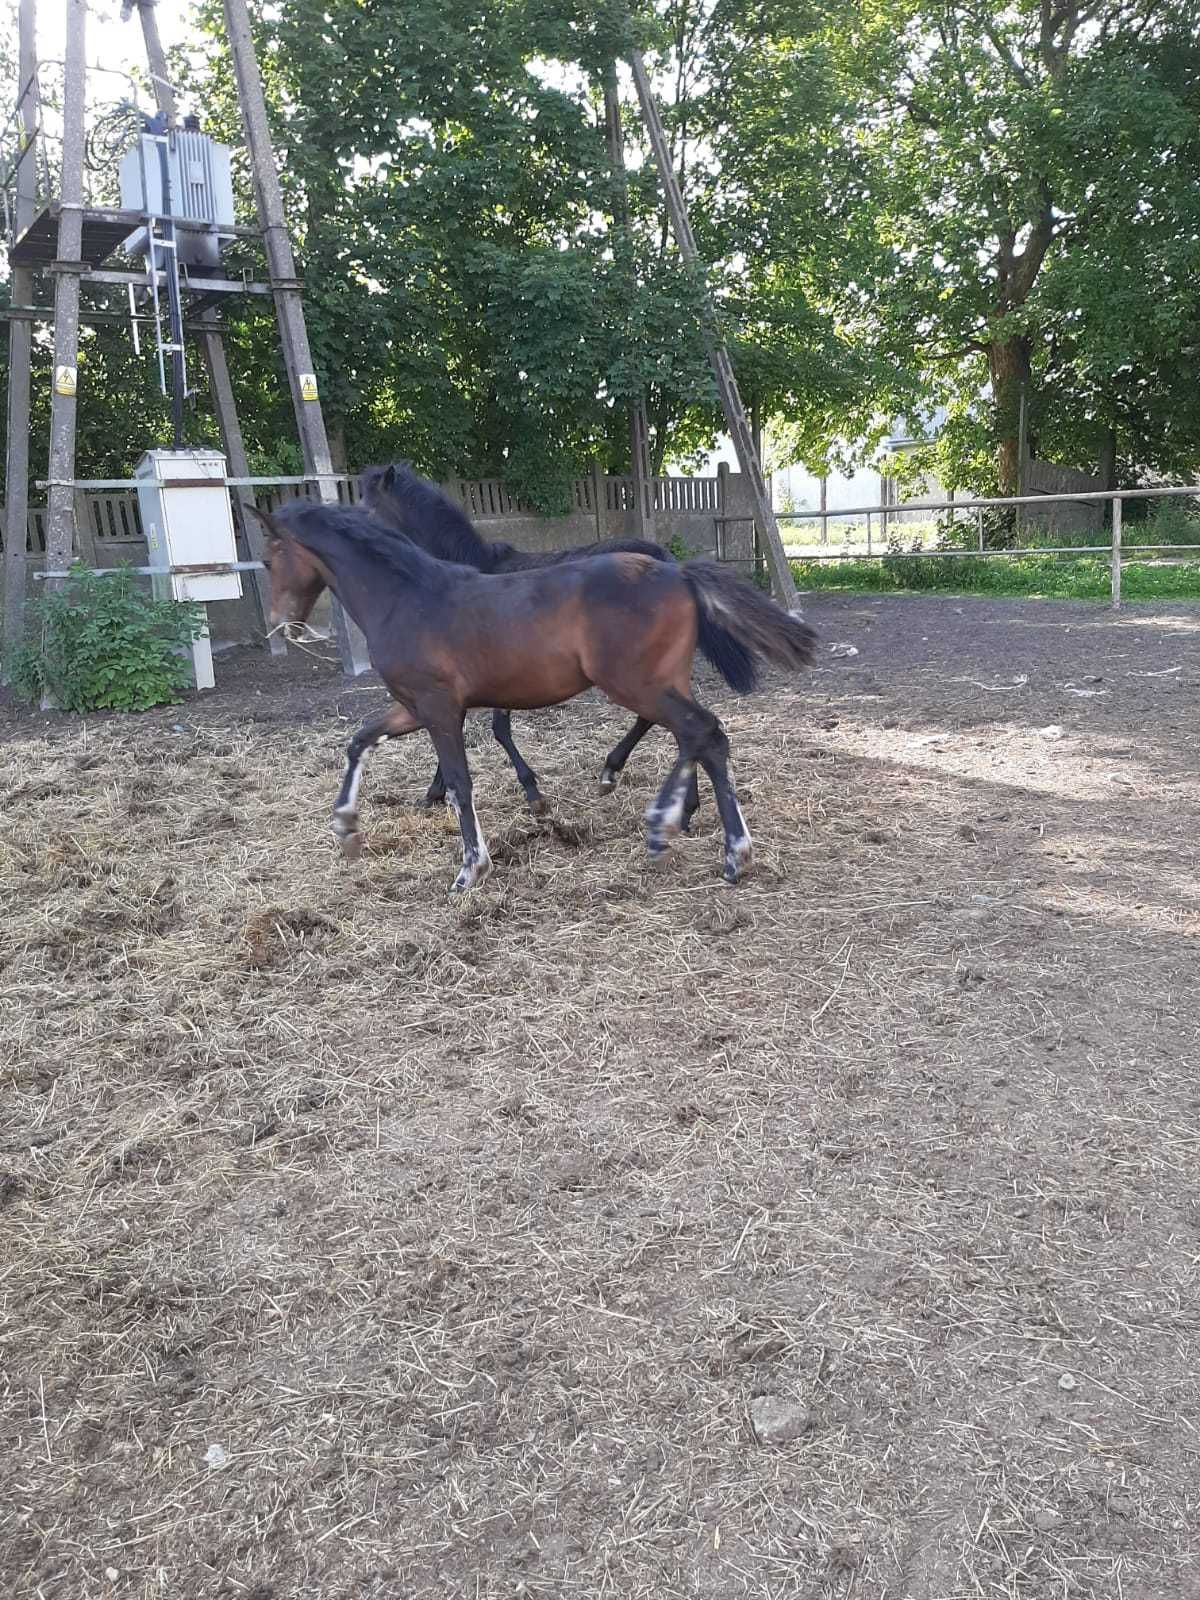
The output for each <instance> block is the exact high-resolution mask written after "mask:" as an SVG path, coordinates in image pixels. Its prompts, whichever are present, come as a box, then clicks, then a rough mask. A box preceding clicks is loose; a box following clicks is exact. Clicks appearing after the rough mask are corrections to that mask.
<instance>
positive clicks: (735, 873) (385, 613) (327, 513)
mask: <svg viewBox="0 0 1200 1600" xmlns="http://www.w3.org/2000/svg"><path fill="white" fill-rule="evenodd" d="M258 515H259V517H260V519H261V520H262V522H263V523H264V525H265V526H266V529H267V532H268V535H269V539H268V545H267V565H268V567H269V569H270V574H271V622H272V624H273V625H274V626H282V627H285V628H292V627H294V626H296V625H298V624H301V623H303V622H305V620H306V619H307V618H308V616H309V615H310V613H311V611H312V608H313V606H314V604H315V603H316V601H317V598H318V597H319V595H320V594H321V592H322V590H324V589H325V588H330V589H332V590H333V591H334V593H335V594H336V595H337V597H338V599H339V600H340V601H341V603H342V605H343V606H344V607H345V608H346V610H347V611H348V612H349V613H350V615H351V616H352V617H353V618H354V620H355V621H356V622H357V623H358V626H359V627H360V628H361V629H362V632H363V634H364V636H365V638H366V641H367V648H368V650H369V651H370V654H371V660H372V663H373V664H374V666H375V669H376V671H377V672H378V673H379V675H380V677H381V678H382V679H383V681H384V682H385V683H386V684H387V686H388V688H389V690H390V691H391V693H392V696H393V698H394V699H395V700H396V702H397V703H396V705H395V706H393V707H392V709H391V710H389V711H385V712H384V713H383V714H382V716H379V717H375V718H373V719H372V720H371V721H370V722H368V723H366V724H365V725H364V726H363V727H362V728H360V729H359V731H358V733H357V734H355V736H354V738H353V739H352V740H351V741H350V745H349V748H348V749H347V752H346V770H345V774H344V776H343V778H342V785H341V788H340V790H339V792H338V796H337V800H336V802H335V804H334V831H335V832H336V833H337V834H338V836H339V838H340V840H341V845H342V850H343V853H345V854H346V855H348V856H357V855H358V854H359V852H360V851H361V849H362V844H363V839H362V834H361V832H360V831H359V825H358V787H359V782H360V779H361V776H362V760H363V757H364V756H365V754H366V752H367V751H368V750H371V749H373V748H374V747H375V746H377V745H378V744H380V743H382V742H383V741H384V740H385V739H398V738H401V737H403V736H404V735H405V734H409V733H414V732H416V731H417V730H418V729H419V728H425V729H427V730H428V732H429V735H430V737H431V739H432V740H433V744H434V748H435V750H436V751H437V755H438V760H439V762H440V763H441V768H442V772H443V774H444V776H445V779H446V793H447V798H448V800H449V802H450V804H451V806H452V807H453V809H454V811H455V814H456V815H457V817H458V819H459V825H460V827H461V829H462V839H463V864H462V870H461V871H460V872H459V874H458V877H457V878H456V879H455V881H454V888H455V889H470V888H472V887H474V886H475V885H476V884H477V883H480V882H482V880H483V879H484V878H485V877H486V876H487V873H488V872H489V870H490V869H491V858H490V857H489V855H488V851H487V845H486V844H485V843H484V840H483V838H482V836H481V834H480V832H479V822H478V819H477V818H476V815H475V807H474V804H473V802H472V793H471V774H470V770H469V768H468V766H467V753H466V746H465V744H464V742H463V719H464V717H465V715H466V713H467V711H468V710H469V709H471V708H472V707H480V706H491V707H504V708H507V709H509V710H533V709H535V708H537V707H540V706H549V705H557V704H559V703H561V702H562V701H564V700H570V699H572V698H573V697H574V696H575V695H577V694H582V693H583V691H584V690H585V689H587V688H589V687H590V686H591V685H593V684H594V685H595V686H596V687H597V688H599V689H601V690H602V691H603V692H604V693H605V694H606V695H607V696H608V698H609V699H610V700H613V701H615V702H616V704H618V705H621V706H625V707H626V708H627V709H628V710H629V711H632V712H633V713H634V714H635V715H636V716H638V717H642V718H645V719H646V721H648V722H650V723H660V724H662V726H664V727H665V728H667V729H669V731H670V732H671V733H672V734H673V735H674V737H675V740H676V743H677V744H678V747H679V755H678V758H677V760H676V761H675V764H674V766H673V767H672V768H671V770H670V772H669V773H668V774H667V778H666V780H665V782H664V783H663V785H662V788H661V789H660V790H659V793H658V795H657V797H656V799H655V800H654V802H653V804H652V805H651V806H650V808H649V810H648V811H647V813H646V843H647V848H648V849H649V851H650V854H651V855H654V856H657V855H661V854H662V853H663V851H665V850H666V848H667V845H668V842H669V840H670V837H671V836H672V834H674V833H676V832H677V831H678V829H679V825H680V822H681V820H682V815H683V808H684V803H685V799H686V795H687V788H688V784H689V781H690V779H691V778H692V776H693V775H694V773H695V769H696V764H697V763H699V764H700V766H702V767H703V768H704V770H705V772H706V773H707V774H708V777H709V779H710V780H711V782H712V786H713V791H714V793H715V795H716V800H717V810H718V812H719V814H720V817H721V825H722V828H723V829H724V835H725V877H726V878H727V879H728V881H729V882H730V883H735V882H736V881H737V879H738V878H739V877H740V876H741V875H742V873H743V872H744V871H745V869H746V867H747V866H748V865H749V862H750V857H751V847H750V835H749V833H748V831H747V829H746V823H745V820H744V818H743V816H742V812H741V807H740V806H739V805H738V802H737V795H736V793H735V791H734V787H733V780H732V778H731V776H730V774H729V770H728V762H727V757H728V751H729V740H728V739H727V738H726V735H725V730H724V729H723V728H722V726H721V724H720V722H719V721H718V720H717V718H716V717H715V716H714V715H713V714H712V712H711V711H708V710H706V709H705V708H704V707H703V706H701V705H699V704H698V703H697V702H696V701H695V700H693V699H692V696H691V673H692V657H693V655H694V654H695V651H696V647H697V644H700V645H701V647H702V648H703V650H704V653H705V655H707V656H708V658H709V660H710V661H712V662H713V664H714V665H715V666H716V667H717V668H718V670H719V671H720V672H721V673H722V675H723V676H724V678H725V681H726V682H727V683H728V684H729V685H730V687H731V688H733V689H735V690H738V691H740V692H745V691H747V690H749V689H752V688H754V686H755V684H756V681H757V677H758V669H759V667H760V665H761V664H762V663H764V662H774V663H775V664H777V665H780V666H784V667H789V668H793V669H795V668H799V667H802V666H805V665H807V664H808V663H809V662H810V661H811V659H812V653H813V646H814V643H815V636H814V634H813V632H812V630H811V628H809V627H807V626H806V624H804V623H803V622H801V621H800V620H799V619H798V618H796V617H794V616H791V615H790V614H789V613H787V612H785V611H783V610H781V609H780V608H779V607H778V606H777V605H775V604H774V603H773V602H772V601H770V600H768V599H767V598H766V597H765V596H764V595H762V594H760V593H759V592H758V590H757V589H755V588H753V587H752V586H751V585H750V584H748V583H745V582H744V581H743V580H741V579H740V578H737V577H734V576H733V575H732V574H731V573H730V572H728V571H727V570H726V569H724V568H722V567H720V566H718V565H717V564H716V563H715V562H709V561H692V562H687V563H686V564H684V565H682V566H676V565H674V564H671V565H664V564H662V563H661V562H657V561H654V560H653V559H651V558H649V557H647V556H643V555H636V554H625V555H609V556H597V557H595V558H594V559H593V560H589V561H573V562H567V563H563V564H561V565H556V566H551V567H544V568H541V569H538V570H535V571H532V572H519V573H512V574H510V575H507V576H496V577H493V576H487V575H484V574H481V573H479V572H476V571H473V570H472V569H470V568H467V567H460V566H452V565H451V564H450V563H448V562H443V561H436V560H434V559H433V558H432V557H431V556H428V555H426V554H425V553H424V551H422V550H420V549H418V548H417V546H416V545H415V544H413V543H412V541H411V540H409V539H406V538H403V537H397V536H396V535H395V534H391V533H387V532H385V531H384V530H383V529H381V528H380V527H379V525H378V524H377V523H376V522H375V521H374V520H373V519H372V518H371V517H370V516H368V515H367V514H366V513H365V512H362V511H358V510H355V509H352V508H349V507H340V506H326V505H320V504H314V503H311V502H309V501H304V500H297V501H293V502H292V503H291V504H290V505H287V506H285V507H283V509H282V510H280V511H278V512H276V513H274V514H273V515H272V514H268V513H265V512H259V513H258Z"/></svg>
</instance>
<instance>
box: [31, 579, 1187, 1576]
mask: <svg viewBox="0 0 1200 1600" xmlns="http://www.w3.org/2000/svg"><path fill="white" fill-rule="evenodd" d="M810 614H811V617H812V620H813V621H814V622H815V623H816V625H817V626H818V627H819V628H820V629H821V632H822V640H823V643H822V654H821V658H820V661H819V665H818V669H817V670H816V671H815V672H814V673H813V674H812V675H811V676H810V677H809V678H806V679H805V680H804V681H796V682H793V683H789V684H785V685H776V686H774V687H773V688H772V690H771V691H770V692H768V693H765V694H763V695H761V696H759V697H757V698H755V699H751V700H746V701H740V702H739V701H735V700H733V699H732V698H731V697H729V696H727V695H719V694H717V693H716V692H715V690H713V688H712V685H705V686H704V690H705V697H706V698H708V699H709V701H710V703H712V704H713V705H714V707H715V708H716V709H718V710H719V711H720V712H721V714H722V716H723V717H724V718H725V720H726V723H727V726H728V728H729V732H730V737H731V741H732V745H733V759H734V763H735V767H736V770H737V774H738V779H739V783H740V786H741V788H742V790H743V793H744V797H745V799H746V806H745V809H746V814H747V820H748V822H749V824H750V827H751V830H752V832H753V834H754V836H755V843H756V846H757V865H756V869H755V872H754V874H753V876H752V877H751V878H750V879H749V880H748V881H747V882H746V883H745V884H744V885H742V886H740V887H738V888H737V889H733V890H731V889H729V888H728V887H726V886H725V885H724V884H723V883H722V882H721V880H720V852H719V844H718V839H717V835H716V832H715V816H714V810H713V806H712V803H711V794H710V792H709V791H707V789H704V790H703V791H702V792H703V794H704V805H703V810H702V812H701V817H700V819H699V821H700V823H701V826H700V827H699V830H698V833H697V835H696V837H694V838H692V839H690V840H685V841H683V842H682V843H681V844H680V845H679V846H678V848H677V849H676V851H675V852H674V854H673V856H672V859H671V861H670V862H669V864H668V865H667V866H665V867H663V868H655V867H653V866H651V865H649V864H648V863H647V861H646V860H645V858H644V855H643V849H642V839H641V825H640V817H641V812H642V810H643V809H644V807H645V805H646V803H647V801H648V799H649V797H650V794H651V792H652V788H653V787H654V786H655V785H656V783H657V781H658V780H659V778H661V775H662V772H663V771H664V770H665V766H664V764H665V761H666V758H667V746H666V743H665V741H664V740H663V739H662V738H661V737H660V736H655V737H654V738H652V739H650V740H648V741H647V742H646V743H645V744H644V745H643V746H642V747H641V749H640V750H639V751H637V752H636V753H635V755H634V757H633V759H632V761H631V763H630V766H629V769H628V772H627V779H626V785H625V787H624V788H622V789H621V790H619V791H618V793H617V794H616V795H615V796H614V797H612V798H611V799H608V800H602V799H600V798H599V796H598V795H597V793H596V787H595V779H596V776H597V774H598V772H599V769H600V765H601V761H602V757H603V755H604V753H605V751H606V749H607V748H608V746H609V744H611V743H612V742H613V741H614V740H615V738H616V737H617V736H618V734H619V733H620V732H621V731H623V729H624V727H625V726H626V725H627V722H628V719H627V718H626V717H625V716H624V714H621V713H617V712H615V711H614V710H613V709H612V708H611V707H608V706H604V705H601V704H599V703H593V702H592V701H590V700H585V701H581V702H578V703H576V704H574V705H572V706H570V707H567V708H565V709H562V710H559V711H552V712H548V713H544V714H541V715H539V716H537V717H534V716H529V717H524V716H522V717H518V718H517V719H516V724H515V732H516V735H517V738H518V741H519V743H520V744H521V746H522V748H523V749H524V750H525V752H526V753H527V755H528V756H529V758H530V760H531V762H532V763H533V765H534V767H535V768H536V769H537V770H538V772H539V774H540V775H541V777H542V779H543V785H544V788H545V790H546V793H547V795H548V796H549V797H552V799H553V814H552V816H551V817H550V818H547V819H545V820H543V821H538V820H535V819H533V818H531V817H529V816H527V815H526V814H524V813H523V811H522V809H521V806H520V798H521V797H520V792H519V790H518V788H517V786H516V784H515V781H514V780H513V777H512V774H511V772H510V771H509V769H508V768H507V765H506V764H505V762H504V759H503V757H502V755H501V754H500V752H499V751H498V750H497V749H496V748H495V747H494V746H493V745H492V743H491V741H490V738H488V737H486V728H484V727H483V726H480V727H479V728H477V729H474V731H473V735H472V737H473V740H474V743H473V762H474V767H475V772H476V781H477V799H478V803H479V812H480V820H481V823H482V825H483V828H484V831H485V833H486V835H487V837H488V839H489V842H490V844H491V847H492V853H493V856H494V858H495V862H496V869H495V872H494V874H493V877H492V879H491V881H490V882H489V883H488V884H487V886H486V887H485V888H484V889H483V890H482V891H480V892H478V893H476V894H474V895H472V896H468V897H465V898H464V899H462V900H457V901H452V900H451V899H450V898H449V897H448V895H447V893H446V891H447V889H448V886H449V884H450V881H451V880H452V878H453V876H454V872H455V870H456V864H457V857H458V852H457V848H456V842H457V841H456V835H455V834H454V833H453V831H452V826H451V823H450V821H449V819H448V818H446V817H444V816H443V815H441V814H438V815H432V814H428V813H423V812H420V811H418V810H416V809H415V808H414V803H415V802H416V801H417V800H418V799H419V798H420V796H421V795H422V794H423V793H424V789H425V786H426V784H427V783H428V781H429V778H430V776H431V774H432V768H433V764H434V763H433V759H432V755H431V752H430V749H429V746H428V744H427V742H425V741H424V740H422V741H420V742H418V741H417V740H410V741H407V742H405V743H404V744H402V745H395V746H392V747H390V748H389V749H387V750H386V751H384V752H382V753H381V754H380V755H379V756H378V757H377V758H376V759H375V760H374V762H373V764H372V765H371V766H370V768H369V769H368V773H367V777H366V781H365V783H364V788H363V812H364V823H365V826H366V829H367V832H368V835H369V838H370V841H371V846H372V848H371V850H370V852H369V853H368V854H367V855H366V856H365V857H364V858H363V860H362V861H361V862H359V863H356V864H354V865H344V864H342V863H341V862H340V861H339V860H338V858H337V855H336V853H335V849H334V846H333V843H332V839H331V836H330V833H329V830H328V812H329V807H330V804H331V802H332V798H333V793H334V788H335V783H336V778H337V773H338V770H339V768H340V764H341V752H342V748H343V746H344V744H345V741H346V738H347V736H348V733H349V731H350V729H351V727H352V725H353V724H354V723H355V722H357V720H359V719H360V718H361V717H363V716H365V715H366V714H367V713H368V712H370V711H372V710H374V709H376V708H377V707H378V706H379V705H380V703H381V701H382V698H383V696H382V693H381V691H380V689H379V686H378V685H377V684H374V683H362V682H358V683H354V684H348V683H347V682H346V681H345V680H343V679H342V678H341V677H340V676H339V675H338V674H337V673H336V671H335V670H334V669H332V668H330V667H327V666H323V665H320V664H317V663H314V662H313V661H312V660H311V659H309V658H307V657H304V656H299V657H294V658H292V659H290V660H289V662H288V663H286V664H284V665H283V666H282V667H280V666H278V665H274V664H272V663H270V662H268V661H266V660H264V658H262V657H261V656H255V655H247V656H245V657H242V658H232V657H229V656H225V657H220V658H218V662H217V671H218V675H219V678H220V683H219V687H218V689H217V690H216V691H215V692H214V693H213V694H212V695H210V696H208V697H207V698H206V699H205V700H204V701H203V702H202V703H200V702H191V703H188V704H186V705H184V706H181V707H178V708H174V709H172V710H170V711H167V712H164V713H155V714H154V715H152V716H147V717H142V718H137V719H126V720H103V719H101V720H95V721H92V722H89V723H88V724H86V725H85V724H83V723H81V722H80V721H78V720H76V719H52V720H47V719H45V718H41V717H29V716H25V715H18V714H16V713H13V712H11V711H9V712H6V713H4V714H3V715H4V718H5V720H4V722H3V726H2V728H0V737H2V739H3V742H2V743H0V795H2V796H3V799H2V802H0V803H2V807H3V819H4V826H3V830H2V832H0V897H2V904H0V914H2V924H0V1074H2V1076H0V1224H2V1232H0V1589H2V1591H3V1592H4V1593H5V1594H8V1595H13V1596H19V1597H21V1600H85V1597H86V1600H91V1597H96V1600H101V1597H109V1596H112V1597H138V1600H151V1597H155V1600H160V1597H174V1596H178V1597H182V1600H193V1597H197V1600H200V1597H203V1600H208V1597H217V1596H220V1597H229V1600H235V1597H236V1600H293V1597H301V1596H303V1597H316V1600H343V1597H351V1596H353V1597H372V1596H388V1597H392V1596H396V1597H425V1596H430V1597H432V1596H455V1597H458V1596H461V1597H465V1600H473V1597H480V1600H484V1597H489V1600H492V1597H494V1600H500V1597H515V1596H522V1595H524V1596H541V1597H544V1600H569V1597H584V1596H587V1597H595V1600H601V1597H605V1596H612V1597H614V1600H615V1597H620V1600H662V1597H673V1596H690V1595H696V1596H703V1597H706V1600H726V1597H736V1596H742V1595H747V1596H755V1597H764V1600H765V1597H774V1596H793V1595H795V1596H803V1597H818V1596H829V1597H847V1600H849V1597H854V1600H868V1597H870V1600H875V1597H878V1600H882V1597H885V1596H887V1597H891V1600H906V1597H911V1600H957V1597H962V1600H967V1597H971V1600H975V1597H979V1596H984V1597H996V1600H999V1597H1001V1596H1009V1597H1030V1600H1032V1597H1038V1600H1041V1597H1046V1600H1051V1597H1058V1596H1064V1597H1070V1596H1106V1597H1108V1596H1111V1597H1114V1600H1151V1597H1154V1600H1159V1597H1161V1600H1167V1597H1171V1600H1178V1597H1188V1596H1193V1597H1194V1596H1198V1595H1200V1342H1198V1338H1197V1334H1198V1324H1200V1311H1198V1304H1200V1300H1198V1290H1200V1282H1198V1277H1200V1272H1198V1264H1200V1190H1198V1188H1197V1178H1198V1176H1200V1083H1198V1081H1197V1066H1198V1064H1200V1004H1198V1002H1197V999H1196V994H1195V989H1196V974H1197V965H1196V934H1197V930H1198V929H1200V899H1198V891H1197V873H1196V868H1197V837H1198V834H1200V803H1198V801H1200V784H1198V780H1197V763H1198V761H1200V714H1198V707H1200V650H1198V645H1200V610H1190V609H1188V608H1187V607H1179V608H1172V609H1169V610H1165V609H1161V608H1159V609H1144V608H1140V607H1131V608H1129V610H1128V611H1126V612H1125V613H1123V614H1122V616H1121V617H1120V618H1119V619H1118V620H1114V619H1113V618H1112V617H1111V616H1110V615H1109V614H1107V613H1106V612H1103V611H1101V610H1099V609H1097V608H1092V607H1087V606H1067V605H1048V604H1047V605H1041V604H1035V603H1029V604H1018V603H1010V602H976V601H969V600H961V601H957V600H945V599H938V600H932V601H925V600H918V599H903V598H892V599H867V598H860V597H854V598H851V597H835V596H831V595H824V596H815V597H813V599H812V601H811V606H810ZM838 644H849V645H853V646H855V647H856V649H857V651H858V653H857V655H853V656H851V655H848V654H845V653H840V654H839V653H834V652H833V651H832V650H831V649H830V646H831V645H838Z"/></svg>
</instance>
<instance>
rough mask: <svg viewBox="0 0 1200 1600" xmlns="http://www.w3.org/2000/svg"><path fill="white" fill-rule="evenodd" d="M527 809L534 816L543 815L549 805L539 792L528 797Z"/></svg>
mask: <svg viewBox="0 0 1200 1600" xmlns="http://www.w3.org/2000/svg"><path fill="white" fill-rule="evenodd" d="M529 809H530V811H531V812H532V813H533V815H534V816H535V817H544V816H545V815H546V813H547V811H549V809H550V807H549V805H548V804H547V802H546V801H545V800H544V799H543V798H542V796H541V795H540V794H535V795H533V796H532V797H530V798H529Z"/></svg>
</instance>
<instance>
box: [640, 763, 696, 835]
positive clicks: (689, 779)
mask: <svg viewBox="0 0 1200 1600" xmlns="http://www.w3.org/2000/svg"><path fill="white" fill-rule="evenodd" d="M695 781H696V759H695V756H694V755H692V754H691V753H689V751H688V750H687V748H685V744H684V741H683V740H682V739H681V740H680V741H679V757H678V759H677V760H676V762H675V765H674V766H673V767H672V768H671V770H670V772H668V773H667V776H666V778H665V780H664V781H663V786H662V788H661V789H660V790H659V791H658V794H657V795H656V796H655V797H654V800H653V801H652V802H651V804H650V805H649V806H648V807H647V810H646V849H647V850H648V851H649V853H650V854H651V855H652V856H661V855H662V854H664V852H665V851H666V849H667V847H668V845H669V844H670V842H671V840H672V838H673V837H674V836H675V834H677V833H678V832H679V831H680V829H681V828H682V826H683V820H684V815H685V812H686V809H687V801H688V795H689V793H690V791H691V788H692V785H693V784H694V783H695Z"/></svg>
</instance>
